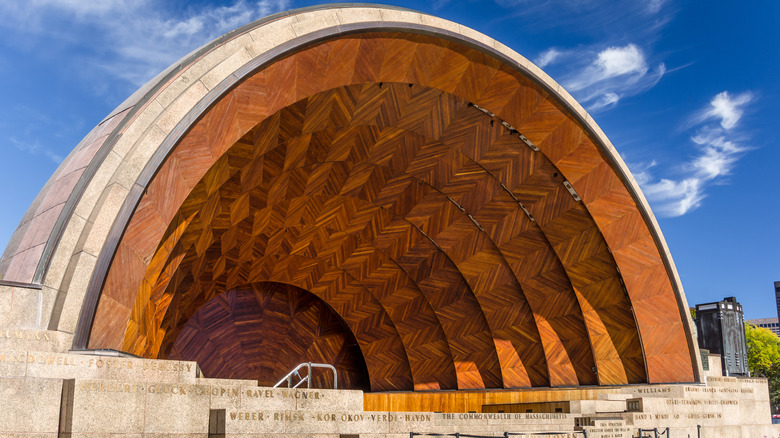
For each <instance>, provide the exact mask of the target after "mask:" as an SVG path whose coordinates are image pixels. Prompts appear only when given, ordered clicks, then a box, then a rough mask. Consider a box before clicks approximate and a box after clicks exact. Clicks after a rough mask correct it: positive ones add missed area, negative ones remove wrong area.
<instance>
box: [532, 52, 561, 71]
mask: <svg viewBox="0 0 780 438" xmlns="http://www.w3.org/2000/svg"><path fill="white" fill-rule="evenodd" d="M560 55H561V52H560V50H558V49H556V48H555V47H551V48H549V49H547V50H545V51H544V52H542V53H541V54H539V56H538V57H537V58H536V59H535V60H534V64H536V65H538V66H539V67H540V68H545V67H547V66H548V65H550V64H552V63H553V62H554V61H555V59H556V58H558V57H559V56H560Z"/></svg>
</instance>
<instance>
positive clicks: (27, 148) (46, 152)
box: [8, 137, 64, 164]
mask: <svg viewBox="0 0 780 438" xmlns="http://www.w3.org/2000/svg"><path fill="white" fill-rule="evenodd" d="M8 140H9V141H10V143H11V145H12V146H13V147H15V148H16V149H19V150H20V151H22V152H27V153H28V154H30V155H42V156H44V157H46V158H47V159H49V160H51V161H52V162H54V163H55V164H60V163H61V162H62V160H63V159H64V157H63V156H61V155H59V154H57V153H56V152H54V151H52V150H51V149H48V148H46V147H43V146H41V145H40V143H39V142H38V141H37V140H33V141H22V140H19V139H17V138H15V137H10V138H9V139H8Z"/></svg>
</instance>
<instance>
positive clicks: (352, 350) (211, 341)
mask: <svg viewBox="0 0 780 438" xmlns="http://www.w3.org/2000/svg"><path fill="white" fill-rule="evenodd" d="M167 356H168V357H169V358H170V359H181V360H191V361H196V362H198V365H199V366H200V369H201V371H202V372H203V374H204V375H205V376H206V377H211V376H219V377H222V378H230V379H248V380H257V381H258V384H259V385H261V386H273V385H274V384H276V383H277V382H278V381H279V380H280V379H281V378H282V377H283V376H285V375H286V374H287V373H288V372H289V371H290V370H292V369H293V368H295V367H296V366H297V365H298V364H300V363H304V362H314V363H327V364H332V365H334V366H335V367H336V369H337V370H338V387H339V388H348V389H368V388H369V386H368V373H367V371H366V366H365V363H364V361H363V356H362V354H361V353H360V349H359V348H358V345H357V342H356V341H355V339H354V337H353V336H352V333H351V332H350V331H349V330H348V329H347V327H346V325H344V323H343V322H342V321H341V320H340V319H339V317H338V315H336V314H335V313H334V312H333V310H332V309H330V307H328V305H327V304H325V302H323V301H322V300H319V299H317V298H316V297H315V296H314V295H312V294H311V293H309V292H306V291H305V290H303V289H300V288H296V287H293V286H290V285H287V284H281V283H253V284H251V285H248V287H246V288H244V289H233V290H230V291H227V292H225V293H222V294H220V295H217V296H216V297H214V298H212V299H211V300H209V301H207V302H206V303H204V304H203V305H202V306H200V308H199V309H198V311H197V312H196V313H195V314H194V315H193V316H192V317H191V318H190V319H189V320H188V321H187V323H186V324H185V325H184V327H183V328H182V330H181V331H180V332H179V335H178V337H177V338H176V341H175V342H174V343H173V346H172V349H171V352H170V353H169V354H168V355H167ZM300 374H301V376H305V375H306V371H301V373H300ZM297 381H298V379H297V378H296V379H295V380H294V381H293V383H297ZM311 387H312V388H333V374H332V373H331V372H330V371H328V370H322V369H315V371H314V372H312V378H311Z"/></svg>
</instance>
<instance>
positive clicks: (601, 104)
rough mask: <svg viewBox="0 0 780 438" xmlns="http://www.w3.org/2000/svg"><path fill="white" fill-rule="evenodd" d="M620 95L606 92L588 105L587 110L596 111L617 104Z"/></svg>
mask: <svg viewBox="0 0 780 438" xmlns="http://www.w3.org/2000/svg"><path fill="white" fill-rule="evenodd" d="M619 100H620V96H618V95H617V94H615V93H606V94H604V95H603V96H601V97H600V98H599V99H598V100H597V101H596V102H594V103H593V104H592V105H590V106H589V107H588V111H591V112H597V111H604V110H608V109H610V108H612V107H614V106H615V105H617V103H618V101H619Z"/></svg>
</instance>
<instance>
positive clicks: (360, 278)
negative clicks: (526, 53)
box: [90, 33, 693, 391]
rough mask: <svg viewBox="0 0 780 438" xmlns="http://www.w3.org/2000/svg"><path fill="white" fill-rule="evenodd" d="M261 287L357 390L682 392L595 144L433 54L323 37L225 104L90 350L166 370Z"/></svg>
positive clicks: (678, 359) (678, 366)
mask: <svg viewBox="0 0 780 438" xmlns="http://www.w3.org/2000/svg"><path fill="white" fill-rule="evenodd" d="M320 71H321V72H328V73H329V74H321V73H317V72H320ZM470 102H474V103H477V104H479V105H480V106H482V107H485V108H488V109H489V110H490V111H492V112H494V113H496V114H497V116H496V117H495V118H491V117H489V116H487V115H485V114H484V113H482V112H480V111H479V110H477V109H476V108H474V107H472V106H471V105H469V103H470ZM501 121H507V122H508V123H510V124H511V125H512V126H514V127H515V128H517V129H519V130H520V132H522V133H523V134H524V135H526V136H527V137H529V138H530V139H531V140H532V141H533V142H534V143H535V144H537V145H538V146H539V148H540V149H541V152H533V151H532V150H531V149H530V148H528V147H527V146H525V145H524V144H523V143H522V142H521V141H520V140H519V139H518V138H517V136H516V135H511V134H510V131H509V130H508V129H506V128H505V127H504V126H502V124H501ZM564 179H567V180H569V181H570V182H571V183H572V184H573V185H574V187H575V189H576V190H577V192H578V194H579V195H580V196H581V197H582V199H583V201H582V202H576V201H574V199H573V198H572V197H571V195H570V194H569V193H568V191H567V190H566V189H565V188H564V187H563V180H564ZM519 203H522V205H523V206H524V207H525V208H526V209H527V210H528V211H529V212H530V213H531V215H532V216H533V218H534V220H533V221H532V220H531V219H530V218H529V217H528V216H527V215H526V213H525V212H524V211H523V209H522V208H521V206H520V204H519ZM259 281H275V282H281V283H286V284H290V285H295V286H296V287H300V288H302V289H304V290H307V291H309V292H311V293H313V294H315V295H316V296H317V297H319V298H320V299H322V300H323V301H325V302H326V303H328V305H329V306H331V307H332V308H333V309H334V311H335V312H336V313H337V314H338V315H339V316H340V317H341V318H342V319H343V320H344V322H345V323H346V325H347V327H348V328H349V330H350V331H351V332H352V333H353V334H354V336H355V339H356V341H357V342H358V344H359V345H360V348H361V351H362V354H363V356H364V357H365V359H366V366H367V369H368V373H369V376H370V380H371V388H372V390H375V391H379V390H402V389H416V390H435V389H456V388H457V389H470V388H471V389H477V388H502V387H503V388H517V387H531V386H559V385H584V384H595V383H599V384H621V383H638V382H660V381H664V382H674V381H692V380H693V369H692V363H691V359H690V357H691V356H690V354H689V351H688V344H687V341H686V337H685V332H684V331H683V326H682V324H683V320H682V318H681V315H680V313H679V310H678V308H677V304H676V299H675V295H674V292H673V290H672V288H671V283H670V281H669V278H668V276H667V275H666V271H665V269H664V267H663V263H662V260H661V257H660V255H659V253H658V249H657V247H656V246H655V244H654V243H653V241H652V237H651V234H650V232H649V230H648V227H647V225H646V224H645V223H644V222H643V220H642V218H641V215H640V214H639V213H638V211H637V207H636V205H635V204H634V202H633V200H632V199H631V197H630V195H629V194H628V191H627V190H626V188H625V186H624V185H623V184H622V183H621V182H620V180H619V178H618V177H617V175H616V173H615V171H614V170H613V169H612V168H611V167H610V166H609V165H608V164H607V163H606V162H605V161H604V158H603V157H601V156H600V154H599V152H598V149H597V148H596V147H595V145H594V144H593V140H592V139H591V138H590V137H589V136H588V135H587V134H586V133H585V132H584V130H583V129H582V127H581V126H579V125H578V124H577V122H576V121H575V120H574V119H573V118H572V117H571V116H569V115H567V113H566V112H565V111H564V110H562V108H561V107H560V106H559V105H558V104H556V103H555V101H554V100H553V99H551V97H550V96H548V95H547V94H546V93H544V92H543V91H542V90H540V89H539V87H537V86H536V85H534V84H533V83H532V82H531V81H530V80H528V79H527V78H525V77H523V76H522V75H521V74H519V73H518V72H516V71H514V70H512V69H510V68H508V67H507V66H504V65H501V64H500V63H499V62H498V61H497V60H495V59H493V58H490V57H489V56H487V55H485V54H483V53H480V52H478V51H476V50H474V49H470V48H466V47H464V46H460V45H458V44H455V43H452V42H445V41H442V40H438V39H436V38H433V37H428V36H421V35H404V34H387V33H380V34H359V35H352V36H348V37H340V38H337V39H334V40H331V41H327V42H324V43H321V44H318V45H315V46H313V47H311V48H309V49H305V50H302V51H300V52H298V53H296V54H295V55H292V56H289V57H287V58H285V59H283V60H280V61H278V62H276V63H274V64H272V65H270V66H269V67H267V68H266V69H264V70H261V71H259V72H257V73H256V74H254V75H253V76H251V77H250V78H248V79H247V80H245V81H244V82H243V83H241V84H240V85H239V86H237V87H236V88H234V89H233V90H232V91H231V92H230V93H228V94H227V95H226V96H225V97H224V98H222V99H221V101H220V102H219V103H218V104H217V105H215V106H214V107H213V108H212V109H211V110H210V111H209V112H208V113H207V114H206V115H205V116H204V117H203V118H202V119H200V121H199V122H197V123H196V124H195V125H194V126H193V128H192V129H191V130H190V131H189V133H188V134H187V135H186V136H185V137H184V138H183V139H182V141H181V142H180V144H179V145H178V146H177V147H176V148H175V150H174V151H173V153H172V154H171V155H170V157H169V158H168V159H167V160H166V161H165V163H164V164H163V166H162V167H161V168H160V170H159V171H158V173H157V176H156V177H155V178H154V180H153V181H152V182H151V183H150V185H149V187H148V191H147V193H146V194H145V195H144V197H143V198H142V201H141V203H140V204H139V206H138V208H137V210H136V213H135V214H134V216H133V218H132V219H131V221H130V224H129V225H128V228H127V230H126V232H125V235H124V236H123V238H122V241H121V243H120V245H119V250H118V252H117V256H116V257H115V261H114V263H113V265H112V267H111V269H110V271H109V275H108V279H107V282H106V285H105V287H104V290H103V294H102V297H101V301H100V304H99V307H98V312H97V316H96V318H95V323H94V325H93V329H92V336H91V338H90V346H91V347H111V348H119V349H122V350H124V351H128V352H132V353H134V354H140V355H144V356H148V357H166V355H167V354H168V352H169V351H171V348H172V345H173V344H174V343H175V340H176V339H177V336H178V334H179V333H180V332H181V330H182V329H183V328H184V327H185V325H186V323H187V321H189V320H190V319H191V318H192V317H193V315H195V314H196V313H197V311H198V309H199V308H201V306H203V304H204V303H206V302H208V301H209V300H211V299H214V297H216V296H218V295H219V294H222V293H224V291H226V290H230V289H234V288H239V287H242V286H243V285H245V284H251V283H253V282H259ZM634 315H636V317H635V316H634ZM117 321H119V322H117ZM122 324H126V327H125V328H124V329H122V328H121V326H122ZM640 335H641V337H640ZM643 351H644V353H645V356H643ZM594 370H595V371H596V373H594Z"/></svg>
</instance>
